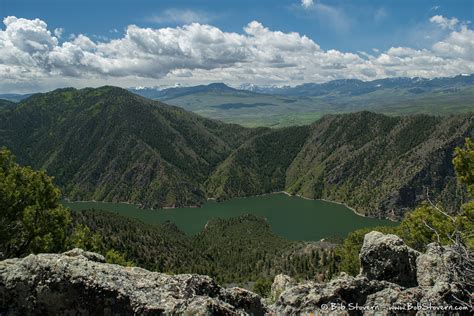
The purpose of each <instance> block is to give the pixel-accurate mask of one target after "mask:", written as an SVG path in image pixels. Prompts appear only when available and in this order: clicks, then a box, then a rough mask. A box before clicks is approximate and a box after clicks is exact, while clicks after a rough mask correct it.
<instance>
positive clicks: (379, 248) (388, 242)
mask: <svg viewBox="0 0 474 316" xmlns="http://www.w3.org/2000/svg"><path fill="white" fill-rule="evenodd" d="M419 254H420V253H419V252H418V251H416V250H413V249H411V248H410V247H408V246H407V245H405V243H404V242H403V240H402V239H401V238H400V237H398V236H396V235H390V234H388V235H384V234H382V233H380V232H376V231H372V232H370V233H368V234H366V235H365V237H364V243H363V245H362V249H361V251H360V264H361V275H363V276H366V277H367V278H368V279H370V280H384V281H388V282H392V283H396V284H399V285H402V286H405V287H410V286H416V285H417V275H416V259H417V257H418V256H419Z"/></svg>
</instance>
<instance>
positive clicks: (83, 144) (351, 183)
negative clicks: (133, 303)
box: [0, 87, 474, 218]
mask: <svg viewBox="0 0 474 316" xmlns="http://www.w3.org/2000/svg"><path fill="white" fill-rule="evenodd" d="M473 126H474V122H473V115H472V114H465V115H461V116H446V117H434V116H428V115H414V116H403V117H391V116H385V115H382V114H374V113H371V112H357V113H351V114H339V115H327V116H325V117H323V118H322V119H320V120H318V121H316V122H314V123H313V124H311V125H306V126H299V127H298V126H293V127H288V128H282V129H268V128H256V129H249V128H243V127H241V126H238V125H232V124H225V123H221V122H219V121H214V120H210V119H206V118H203V117H201V116H198V115H196V114H193V113H190V112H187V111H185V110H182V109H180V108H178V107H174V106H169V105H166V104H163V103H160V102H157V101H151V100H148V99H145V98H143V97H140V96H137V95H135V94H132V93H130V92H128V91H126V90H124V89H120V88H114V87H102V88H98V89H90V88H88V89H82V90H75V89H60V90H56V91H53V92H50V93H45V94H36V95H33V96H31V97H29V98H27V99H25V100H24V101H22V102H20V103H18V104H17V105H16V106H15V107H12V108H8V109H4V110H2V111H0V146H6V147H8V148H10V149H11V150H12V152H13V153H14V154H15V155H16V156H17V157H18V160H19V161H20V162H21V163H23V164H28V165H31V166H33V167H34V168H37V169H39V168H43V169H46V170H47V172H48V173H49V174H51V175H52V176H54V177H55V182H56V183H57V184H58V185H59V186H60V187H61V189H62V190H63V194H64V197H65V198H68V199H71V200H97V201H110V202H130V203H134V204H141V205H143V206H146V207H153V208H158V207H174V206H186V205H200V204H202V203H203V202H204V201H205V200H206V199H207V198H217V199H229V198H232V197H237V196H249V195H256V194H262V193H269V192H274V191H281V190H286V191H288V192H290V193H292V194H299V195H302V196H304V197H308V198H324V199H331V200H335V201H339V202H343V203H346V204H348V205H349V206H351V207H354V208H355V209H356V210H357V211H359V212H362V213H364V214H367V215H371V216H377V217H381V216H383V217H391V218H400V217H401V216H402V214H403V213H404V212H405V211H406V210H408V209H410V208H412V207H414V206H415V205H416V204H417V203H419V202H420V201H423V200H425V199H426V197H427V195H426V192H427V190H428V192H430V194H431V195H430V196H431V197H432V198H433V199H435V200H436V199H441V200H442V201H443V202H444V203H446V204H447V205H456V204H459V203H460V201H461V200H462V197H463V195H462V192H463V191H462V190H460V189H459V188H458V186H457V185H456V181H455V180H454V171H453V167H452V166H451V163H450V162H451V159H452V152H453V148H454V147H455V146H458V145H460V144H462V142H463V140H464V138H465V137H474V132H473V130H474V129H473Z"/></svg>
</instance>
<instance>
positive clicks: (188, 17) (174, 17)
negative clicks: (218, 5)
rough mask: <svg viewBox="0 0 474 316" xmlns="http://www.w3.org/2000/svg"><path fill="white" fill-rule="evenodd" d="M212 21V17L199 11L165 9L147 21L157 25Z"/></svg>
mask: <svg viewBox="0 0 474 316" xmlns="http://www.w3.org/2000/svg"><path fill="white" fill-rule="evenodd" d="M213 19H214V17H213V16H211V15H210V14H208V13H204V12H201V11H193V10H180V9H167V10H165V11H163V12H162V13H161V14H158V15H153V16H151V17H150V18H148V19H147V20H148V21H149V22H152V23H157V24H168V23H175V24H190V23H193V22H199V23H209V22H211V21H212V20H213Z"/></svg>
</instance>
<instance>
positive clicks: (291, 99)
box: [130, 75, 474, 127]
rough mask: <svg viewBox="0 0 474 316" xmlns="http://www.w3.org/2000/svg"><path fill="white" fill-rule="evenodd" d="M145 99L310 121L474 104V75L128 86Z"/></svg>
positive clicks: (452, 110) (260, 121)
mask: <svg viewBox="0 0 474 316" xmlns="http://www.w3.org/2000/svg"><path fill="white" fill-rule="evenodd" d="M130 91H131V92H133V93H136V94H139V95H142V96H145V97H147V98H151V99H155V100H160V101H164V102H167V103H169V104H173V105H177V106H180V107H182V108H184V109H186V110H188V111H193V112H195V113H198V114H201V115H203V116H206V117H209V118H214V119H219V120H222V121H224V122H229V123H238V124H241V125H244V126H249V127H254V126H274V127H277V126H278V127H282V126H290V125H302V124H310V123H311V122H313V121H314V120H316V119H319V118H321V117H322V116H323V115H325V114H336V113H349V112H356V111H362V110H369V111H373V112H378V113H383V114H388V115H407V114H431V115H449V114H460V113H467V112H470V111H472V109H473V108H474V75H460V76H456V77H453V78H436V79H423V78H389V79H381V80H374V81H367V82H365V81H361V80H355V79H349V80H334V81H330V82H326V83H322V84H316V83H307V84H303V85H299V86H296V87H258V86H255V85H251V84H246V85H242V86H241V87H240V89H234V88H231V87H228V86H227V85H225V84H223V83H213V84H210V85H201V86H195V87H176V88H169V89H162V90H160V89H153V88H150V89H130Z"/></svg>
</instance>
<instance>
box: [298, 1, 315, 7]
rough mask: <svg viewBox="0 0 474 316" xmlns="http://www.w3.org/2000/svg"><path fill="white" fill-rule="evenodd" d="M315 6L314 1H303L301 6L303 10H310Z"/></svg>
mask: <svg viewBox="0 0 474 316" xmlns="http://www.w3.org/2000/svg"><path fill="white" fill-rule="evenodd" d="M313 4H314V1H313V0H301V6H302V7H303V8H309V7H311V6H312V5H313Z"/></svg>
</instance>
